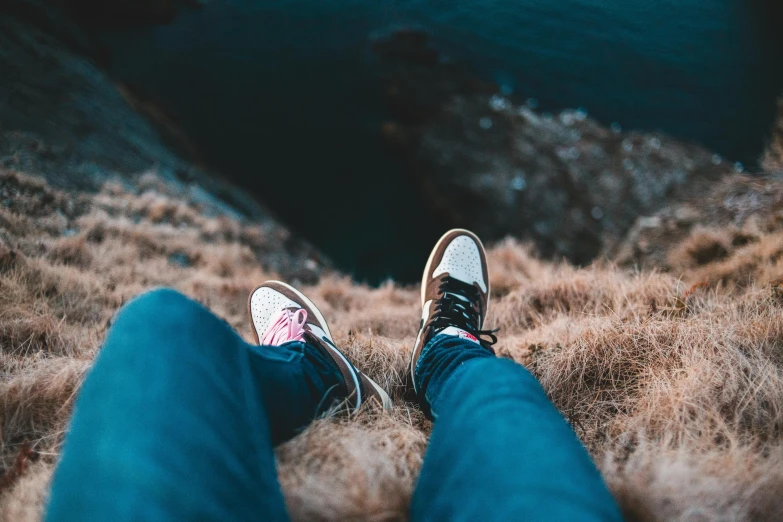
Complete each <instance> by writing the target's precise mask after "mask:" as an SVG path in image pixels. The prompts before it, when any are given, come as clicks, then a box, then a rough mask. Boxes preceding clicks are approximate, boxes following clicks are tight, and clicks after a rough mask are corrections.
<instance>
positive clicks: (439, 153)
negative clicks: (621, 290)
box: [375, 31, 738, 263]
mask: <svg viewBox="0 0 783 522" xmlns="http://www.w3.org/2000/svg"><path fill="white" fill-rule="evenodd" d="M375 50H376V54H377V55H378V56H379V58H380V60H381V62H382V63H384V65H385V68H386V82H387V88H386V97H387V100H388V105H389V108H390V110H391V113H392V115H393V116H394V120H392V121H390V122H388V123H387V124H386V125H385V127H384V132H385V135H386V136H387V138H388V140H389V142H390V143H391V144H392V145H393V146H396V147H399V148H400V149H401V150H402V152H403V153H404V154H405V155H406V157H407V158H409V160H410V165H411V168H413V169H414V170H415V172H416V173H417V174H418V176H419V178H420V180H421V184H422V189H423V190H425V191H427V193H428V194H429V197H430V198H431V200H432V201H433V202H434V203H435V204H436V205H438V206H439V207H440V210H441V212H442V213H443V215H444V216H445V217H447V218H448V219H449V220H450V221H451V222H452V223H453V224H455V225H461V226H467V227H470V228H472V229H475V230H477V231H478V232H480V233H481V234H483V235H484V236H485V237H489V238H500V237H503V236H505V235H508V234H511V235H514V236H517V237H521V238H525V239H530V240H533V241H534V242H535V243H536V245H537V246H538V248H539V251H540V252H541V253H542V254H543V255H545V256H552V257H561V256H564V257H566V258H568V259H569V260H571V261H573V262H577V263H587V262H589V261H591V260H592V259H594V258H595V257H596V256H598V255H601V254H606V253H607V252H608V251H610V250H611V249H612V248H614V247H615V246H616V245H617V243H618V242H619V241H621V240H622V238H623V237H624V235H625V233H626V232H627V231H628V230H629V229H630V227H631V226H632V225H633V223H634V220H635V219H636V217H637V216H638V215H639V214H647V213H651V212H654V211H657V210H659V209H660V208H662V207H663V206H664V205H665V204H667V203H669V202H671V201H672V200H684V199H688V198H691V197H693V196H696V195H698V194H701V193H703V192H704V191H705V189H706V188H707V187H708V186H710V184H711V183H712V182H714V181H716V180H718V179H720V178H721V177H723V176H726V175H730V174H732V173H733V172H734V171H735V168H738V167H736V166H735V165H733V164H730V163H728V162H727V161H726V160H725V159H723V158H721V157H720V156H718V155H716V154H713V153H711V152H709V151H707V150H705V149H704V148H702V147H699V146H697V145H692V144H687V143H682V142H679V141H676V140H674V139H672V138H669V137H667V136H665V135H661V134H643V133H638V132H623V131H622V130H621V128H620V127H619V125H617V124H612V126H611V127H605V126H602V125H601V124H599V123H598V122H596V121H595V120H593V119H591V118H590V117H589V116H588V114H587V113H586V112H585V111H583V110H567V111H563V112H561V113H559V114H549V113H545V112H541V111H538V110H536V109H535V106H536V102H535V101H534V100H530V101H529V103H528V104H526V105H519V104H516V103H514V102H512V101H511V100H510V99H509V98H508V97H506V96H505V95H503V93H502V92H501V91H500V89H499V88H498V87H496V86H494V85H491V84H487V83H484V82H481V81H479V80H477V79H476V78H474V77H472V76H470V75H469V74H466V73H465V72H464V71H463V70H462V69H461V68H459V67H458V66H456V65H454V64H451V63H449V62H447V61H445V60H444V59H442V58H441V57H440V56H439V53H438V52H437V51H435V50H434V49H433V48H432V47H431V46H430V44H429V40H428V36H427V35H426V34H424V33H421V32H419V31H398V32H396V33H393V34H392V35H391V36H389V37H387V38H384V39H382V40H380V41H378V42H376V44H375Z"/></svg>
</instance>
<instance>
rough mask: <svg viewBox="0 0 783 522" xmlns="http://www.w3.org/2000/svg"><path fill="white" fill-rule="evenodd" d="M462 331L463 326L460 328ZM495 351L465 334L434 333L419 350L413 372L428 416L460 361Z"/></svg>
mask: <svg viewBox="0 0 783 522" xmlns="http://www.w3.org/2000/svg"><path fill="white" fill-rule="evenodd" d="M460 331H461V332H462V331H463V330H460ZM494 356H495V355H494V354H493V353H492V352H491V351H490V350H488V349H487V348H485V347H484V346H482V345H481V344H480V343H478V342H477V341H475V340H472V339H470V338H468V337H465V336H461V335H459V333H457V334H456V335H454V334H450V333H447V332H446V329H444V330H443V331H441V332H440V333H438V334H436V335H435V336H434V337H433V338H432V339H430V341H429V342H428V343H427V345H426V346H425V347H424V349H423V350H422V352H421V356H420V357H419V360H418V362H417V364H416V368H415V371H414V374H413V379H414V382H415V383H416V390H417V394H416V395H417V398H418V400H419V404H420V406H421V408H422V410H423V411H424V413H425V414H426V415H427V416H430V409H431V406H432V404H433V403H434V401H435V400H436V399H437V397H438V396H439V395H440V393H441V390H442V388H443V386H444V384H445V383H446V382H447V381H448V380H449V378H450V377H451V376H452V375H453V374H454V372H455V371H456V370H457V369H458V368H459V367H460V366H462V365H463V364H465V363H466V362H468V361H471V360H473V359H484V358H488V357H494Z"/></svg>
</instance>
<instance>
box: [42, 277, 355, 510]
mask: <svg viewBox="0 0 783 522" xmlns="http://www.w3.org/2000/svg"><path fill="white" fill-rule="evenodd" d="M340 388H342V379H341V378H340V376H339V371H338V369H337V368H336V366H334V365H333V364H330V363H329V361H327V360H326V359H325V356H322V355H321V354H320V352H318V351H317V349H315V348H312V347H308V346H306V345H304V344H302V343H289V344H286V345H283V346H280V347H269V346H265V347H257V346H252V345H249V344H247V343H245V342H244V341H243V340H242V339H241V338H240V337H239V336H238V335H237V334H236V333H235V332H234V331H233V330H232V329H231V328H230V327H229V325H228V324H226V323H225V322H224V321H222V320H220V319H218V318H217V317H216V316H214V315H213V314H212V313H210V312H209V311H208V310H206V309H205V308H203V307H202V306H201V305H199V304H197V303H196V302H194V301H191V300H190V299H188V298H186V297H184V296H182V295H180V294H178V293H176V292H174V291H171V290H156V291H153V292H150V293H147V294H145V295H143V296H141V297H139V298H137V299H135V300H134V301H132V302H131V303H129V304H128V305H127V306H126V307H124V308H123V309H122V310H121V311H120V313H119V314H118V316H117V319H116V321H115V323H114V325H113V326H112V328H111V330H110V331H109V334H108V336H107V338H106V342H105V344H104V347H103V349H102V350H101V352H100V353H99V355H98V357H97V358H96V362H95V365H94V367H93V369H92V370H91V372H90V374H89V375H88V377H87V379H86V381H85V383H84V385H83V387H82V390H81V392H80V394H79V398H78V400H77V403H76V407H75V412H74V417H73V420H72V424H71V428H70V433H69V434H68V436H67V437H66V441H65V445H64V448H63V453H62V459H61V462H60V464H59V466H58V468H57V470H56V471H55V475H54V479H53V485H52V493H51V500H50V503H49V506H48V513H47V519H48V520H51V521H81V522H85V521H86V522H90V521H107V520H108V521H112V522H122V521H131V520H134V521H137V520H140V521H181V520H221V521H222V520H231V521H241V520H270V521H275V520H287V519H288V515H287V513H286V508H285V503H284V500H283V495H282V492H281V489H280V485H279V483H278V480H277V471H276V467H275V458H274V453H273V446H274V445H275V444H276V443H278V442H281V441H283V440H285V439H287V438H290V437H291V436H293V435H294V434H295V433H296V431H297V430H299V429H301V428H302V427H304V426H306V425H307V424H308V423H309V422H310V421H311V420H312V418H313V417H314V415H315V414H316V410H317V409H318V408H319V405H321V404H323V403H324V402H325V401H324V397H325V396H326V395H329V394H331V393H332V392H333V391H334V390H337V389H340Z"/></svg>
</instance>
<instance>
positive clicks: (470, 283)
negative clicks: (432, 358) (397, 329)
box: [411, 229, 497, 392]
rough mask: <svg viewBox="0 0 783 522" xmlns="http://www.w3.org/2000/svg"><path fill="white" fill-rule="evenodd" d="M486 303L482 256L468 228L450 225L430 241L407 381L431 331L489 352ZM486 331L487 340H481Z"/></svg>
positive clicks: (484, 259) (486, 280) (478, 242)
mask: <svg viewBox="0 0 783 522" xmlns="http://www.w3.org/2000/svg"><path fill="white" fill-rule="evenodd" d="M488 304H489V277H488V275H487V256H486V253H485V252H484V245H482V244H481V240H480V239H479V238H478V237H477V236H476V235H475V234H474V233H472V232H469V231H467V230H462V229H454V230H450V231H448V232H446V234H444V235H443V237H441V238H440V240H438V242H437V243H436V244H435V248H434V249H433V250H432V253H431V254H430V258H429V260H428V261H427V265H426V266H425V268H424V277H423V278H422V281H421V307H422V313H421V324H420V325H419V335H418V337H416V344H415V345H414V346H413V354H412V355H411V381H413V387H414V389H415V390H416V391H417V392H418V389H417V388H416V380H415V379H414V378H413V376H414V375H415V370H416V363H417V362H418V360H419V356H420V355H421V351H422V349H423V348H424V347H425V346H426V345H427V343H428V342H429V341H430V339H432V338H433V337H435V335H437V334H445V335H454V336H457V337H460V338H463V339H467V340H469V341H473V342H475V343H477V344H480V345H481V346H483V347H485V348H487V349H488V350H490V351H492V345H493V344H495V342H497V338H496V337H495V335H494V333H495V332H494V331H489V330H486V331H485V330H482V329H481V327H482V325H483V324H484V319H485V318H486V316H487V306H488ZM482 336H488V337H489V338H490V339H491V340H489V341H487V340H485V339H482V338H481V337H482Z"/></svg>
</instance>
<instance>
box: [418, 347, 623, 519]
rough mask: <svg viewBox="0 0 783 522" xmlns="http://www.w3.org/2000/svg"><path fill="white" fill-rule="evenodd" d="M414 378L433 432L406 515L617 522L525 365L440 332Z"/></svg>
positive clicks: (586, 459)
mask: <svg viewBox="0 0 783 522" xmlns="http://www.w3.org/2000/svg"><path fill="white" fill-rule="evenodd" d="M416 373H417V375H416V376H415V378H416V379H417V382H418V383H419V397H420V401H421V402H422V405H423V406H424V407H425V408H426V409H429V408H431V411H432V415H433V416H434V418H435V424H434V429H433V432H432V437H431V439H430V444H429V447H428V449H427V453H426V455H425V458H424V466H423V468H422V471H421V476H420V478H419V482H418V485H417V487H416V491H415V493H414V496H413V502H412V510H411V513H412V516H411V518H412V520H413V521H421V520H449V521H459V520H465V521H474V520H481V521H482V522H483V521H492V520H497V521H503V522H508V521H510V520H530V521H537V520H540V521H547V522H549V521H561V520H562V521H568V522H581V521H610V520H611V521H615V520H622V517H621V515H620V512H619V509H618V508H617V505H616V503H615V501H614V499H613V498H612V496H611V494H610V493H609V491H608V490H607V488H606V486H605V484H604V482H603V480H602V478H601V476H600V474H599V472H598V470H597V469H596V467H595V465H594V464H593V462H592V461H591V459H590V456H589V455H588V453H587V451H586V450H585V449H584V447H583V446H582V444H581V443H580V442H579V440H578V439H577V437H576V434H575V433H574V432H573V430H572V429H571V427H570V426H569V425H568V424H567V423H566V422H565V420H564V419H563V417H562V415H561V414H560V413H559V412H558V411H557V409H556V408H555V407H554V405H552V403H551V402H550V401H549V399H548V398H547V396H546V394H545V393H544V390H543V389H542V388H541V386H540V385H539V383H538V381H536V379H535V378H534V377H533V376H532V375H531V374H530V372H528V371H527V370H526V369H525V368H524V367H523V366H521V365H519V364H516V363H514V362H513V361H510V360H507V359H499V358H496V357H494V356H493V355H492V354H491V353H490V352H489V351H487V350H485V349H483V348H482V347H481V346H480V345H478V344H476V343H474V342H472V341H470V340H466V339H460V338H458V337H455V336H448V335H439V336H436V337H435V338H433V339H432V340H431V341H430V343H429V344H428V345H427V347H426V348H425V349H424V350H423V352H422V356H421V357H420V359H419V363H418V365H417V371H416Z"/></svg>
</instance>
